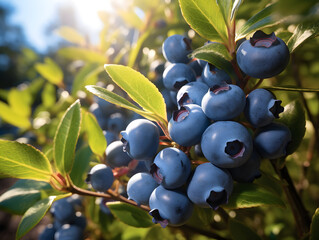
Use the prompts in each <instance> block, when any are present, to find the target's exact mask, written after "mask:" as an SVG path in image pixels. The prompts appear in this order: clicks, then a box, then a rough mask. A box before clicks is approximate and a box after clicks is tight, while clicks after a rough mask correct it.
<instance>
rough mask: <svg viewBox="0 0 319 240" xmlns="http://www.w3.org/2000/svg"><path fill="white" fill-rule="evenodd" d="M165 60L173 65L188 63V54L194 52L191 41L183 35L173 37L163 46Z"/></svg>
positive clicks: (166, 40) (167, 39)
mask: <svg viewBox="0 0 319 240" xmlns="http://www.w3.org/2000/svg"><path fill="white" fill-rule="evenodd" d="M162 51H163V55H164V57H165V59H166V60H167V61H169V62H171V63H188V62H189V60H190V59H189V58H188V56H187V55H188V54H190V53H191V52H192V48H191V40H190V39H188V38H186V37H184V36H182V35H178V34H175V35H172V36H170V37H168V38H166V39H165V41H164V43H163V45H162Z"/></svg>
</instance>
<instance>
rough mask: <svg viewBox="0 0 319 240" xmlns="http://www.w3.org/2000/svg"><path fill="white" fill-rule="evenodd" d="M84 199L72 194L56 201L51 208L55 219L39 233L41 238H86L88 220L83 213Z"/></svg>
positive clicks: (67, 239) (51, 239) (45, 239)
mask: <svg viewBox="0 0 319 240" xmlns="http://www.w3.org/2000/svg"><path fill="white" fill-rule="evenodd" d="M82 205H83V204H82V199H81V197H80V196H79V195H76V194H75V195H72V196H71V197H68V198H62V199H60V200H57V201H56V202H54V204H53V205H52V207H51V209H50V213H51V214H52V216H53V218H54V221H53V224H49V225H47V226H46V227H45V228H44V230H43V231H42V232H41V233H40V235H39V240H73V239H74V240H75V239H76V240H80V239H84V235H83V233H84V230H85V228H86V225H87V222H86V218H85V217H84V215H83V214H82V213H81V209H82V207H83V206H82Z"/></svg>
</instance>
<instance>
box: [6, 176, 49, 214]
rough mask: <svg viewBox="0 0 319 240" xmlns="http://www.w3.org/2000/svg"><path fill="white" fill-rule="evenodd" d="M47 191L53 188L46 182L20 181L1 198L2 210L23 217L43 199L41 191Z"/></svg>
mask: <svg viewBox="0 0 319 240" xmlns="http://www.w3.org/2000/svg"><path fill="white" fill-rule="evenodd" d="M47 189H52V188H51V186H50V185H49V184H48V183H46V182H41V181H34V180H29V179H20V180H18V181H17V182H16V183H15V184H14V185H13V186H12V187H11V188H10V189H9V190H8V191H6V192H5V193H3V194H2V195H1V196H0V209H1V210H4V211H7V212H9V213H11V214H18V215H23V214H24V213H25V212H26V211H27V210H28V209H29V208H30V207H31V206H33V205H34V204H35V203H36V202H37V201H39V200H40V199H41V191H42V190H47Z"/></svg>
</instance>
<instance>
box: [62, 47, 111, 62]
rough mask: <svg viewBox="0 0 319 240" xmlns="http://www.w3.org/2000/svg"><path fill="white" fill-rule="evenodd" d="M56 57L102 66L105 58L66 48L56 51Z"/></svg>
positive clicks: (99, 54) (81, 50)
mask: <svg viewBox="0 0 319 240" xmlns="http://www.w3.org/2000/svg"><path fill="white" fill-rule="evenodd" d="M58 55H59V56H61V57H64V58H66V59H71V60H83V61H86V62H92V63H100V64H104V63H105V62H106V57H105V56H104V54H102V53H100V52H97V51H93V50H90V49H84V48H79V47H66V48H61V49H59V50H58Z"/></svg>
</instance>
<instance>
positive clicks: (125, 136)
mask: <svg viewBox="0 0 319 240" xmlns="http://www.w3.org/2000/svg"><path fill="white" fill-rule="evenodd" d="M121 135H122V140H121V141H122V142H123V143H124V146H123V150H124V151H125V152H127V154H128V155H129V156H130V157H131V158H133V159H137V160H150V159H152V158H153V157H154V156H155V154H156V152H157V148H158V145H159V130H158V127H157V126H156V125H155V124H154V123H152V122H151V121H149V120H146V119H137V120H134V121H132V122H130V123H129V125H127V127H126V130H125V131H122V132H121Z"/></svg>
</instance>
